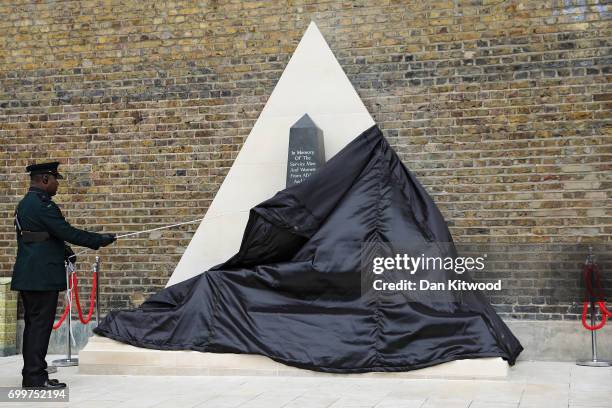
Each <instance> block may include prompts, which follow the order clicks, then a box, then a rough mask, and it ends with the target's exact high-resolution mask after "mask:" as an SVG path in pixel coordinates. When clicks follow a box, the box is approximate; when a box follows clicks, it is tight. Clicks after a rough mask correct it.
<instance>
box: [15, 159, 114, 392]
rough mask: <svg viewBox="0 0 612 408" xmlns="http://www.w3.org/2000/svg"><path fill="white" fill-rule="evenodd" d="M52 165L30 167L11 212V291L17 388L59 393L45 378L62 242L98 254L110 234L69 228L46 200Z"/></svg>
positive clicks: (62, 281)
mask: <svg viewBox="0 0 612 408" xmlns="http://www.w3.org/2000/svg"><path fill="white" fill-rule="evenodd" d="M58 166H59V163H58V162H53V163H42V164H33V165H30V166H28V167H27V168H26V171H28V172H29V173H30V189H29V190H28V192H27V193H26V195H25V197H24V198H23V199H22V200H21V201H20V202H19V204H18V205H17V209H16V210H15V229H16V232H17V259H16V261H15V266H14V268H13V278H12V282H11V289H13V290H17V291H19V293H20V294H21V300H22V302H23V309H24V320H25V327H24V330H23V347H22V351H23V370H22V371H21V374H22V376H23V381H22V386H23V387H40V388H49V389H54V388H64V387H66V384H65V383H61V382H59V381H57V380H55V379H49V376H48V374H47V371H46V368H47V362H46V361H45V357H46V355H47V348H48V346H49V337H50V336H51V330H52V328H53V321H54V319H55V310H56V308H57V298H58V294H59V291H62V290H65V289H66V271H65V267H64V260H65V257H66V253H67V251H69V253H72V251H71V250H70V247H69V246H67V245H66V244H65V243H64V241H67V242H69V243H71V244H75V245H80V246H84V247H87V248H91V249H98V248H100V247H103V246H107V245H110V244H111V243H113V242H114V241H115V240H116V239H117V238H116V237H115V235H114V234H98V233H95V232H88V231H84V230H80V229H77V228H74V227H73V226H71V225H70V224H69V223H68V222H67V221H66V219H65V218H64V216H63V215H62V212H61V211H60V209H59V207H58V206H57V204H55V203H54V202H53V201H52V200H51V197H53V196H54V195H55V194H56V193H57V187H58V186H59V183H58V181H57V180H58V179H62V178H63V177H62V176H61V174H59V173H58V171H57V168H58Z"/></svg>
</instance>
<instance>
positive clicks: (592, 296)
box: [576, 247, 612, 367]
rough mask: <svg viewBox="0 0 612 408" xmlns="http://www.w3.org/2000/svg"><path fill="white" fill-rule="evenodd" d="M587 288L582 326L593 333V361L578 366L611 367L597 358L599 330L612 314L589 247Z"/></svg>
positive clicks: (585, 280)
mask: <svg viewBox="0 0 612 408" xmlns="http://www.w3.org/2000/svg"><path fill="white" fill-rule="evenodd" d="M582 278H583V279H584V283H585V287H586V289H587V295H588V299H586V300H585V301H584V302H583V303H582V316H581V317H582V318H581V323H582V326H583V327H584V328H585V329H587V330H589V331H590V332H591V359H590V360H583V361H577V362H576V364H577V365H581V366H588V367H610V366H611V365H612V363H610V362H609V361H603V360H600V359H598V358H597V330H600V329H601V328H603V327H604V326H605V325H606V322H607V320H608V317H612V313H610V311H609V310H608V309H607V308H606V304H605V302H604V300H603V299H604V296H603V291H602V287H601V279H600V273H599V269H598V268H597V265H596V264H595V262H594V260H593V248H592V247H589V254H588V256H587V260H586V262H585V264H584V268H583V271H582ZM589 306H590V309H591V323H590V324H589V323H587V314H588V313H589ZM597 310H599V312H600V314H601V321H600V322H599V323H597V317H596V315H597Z"/></svg>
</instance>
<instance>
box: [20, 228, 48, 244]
mask: <svg viewBox="0 0 612 408" xmlns="http://www.w3.org/2000/svg"><path fill="white" fill-rule="evenodd" d="M21 238H22V239H23V242H25V243H28V242H43V241H46V240H48V239H49V238H50V236H49V233H48V232H47V231H21Z"/></svg>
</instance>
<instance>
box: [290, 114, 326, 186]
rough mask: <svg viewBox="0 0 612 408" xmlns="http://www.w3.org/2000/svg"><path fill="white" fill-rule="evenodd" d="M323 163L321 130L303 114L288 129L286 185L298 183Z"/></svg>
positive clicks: (323, 149) (323, 150) (323, 147)
mask: <svg viewBox="0 0 612 408" xmlns="http://www.w3.org/2000/svg"><path fill="white" fill-rule="evenodd" d="M323 164H325V145H324V142H323V131H322V130H321V129H319V128H318V127H317V125H315V123H314V122H313V121H312V119H311V118H310V116H308V114H305V115H304V116H302V117H301V118H300V120H298V121H297V122H295V124H294V125H293V126H291V128H290V129H289V154H288V158H287V187H291V186H293V185H295V184H300V183H301V182H302V181H304V180H306V179H307V178H308V177H309V176H310V175H311V174H312V173H314V172H315V171H317V169H319V168H320V167H321V166H323Z"/></svg>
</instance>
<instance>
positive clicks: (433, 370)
mask: <svg viewBox="0 0 612 408" xmlns="http://www.w3.org/2000/svg"><path fill="white" fill-rule="evenodd" d="M79 372H80V373H82V374H102V375H109V374H124V375H125V374H130V375H265V376H326V375H327V376H348V377H389V378H397V377H400V378H443V379H471V378H475V379H503V378H506V376H507V375H508V364H507V363H506V362H505V361H504V360H502V359H501V358H478V359H471V360H457V361H451V362H448V363H444V364H439V365H436V366H433V367H428V368H423V369H420V370H413V371H403V372H398V373H387V372H384V373H383V372H376V373H364V374H328V373H320V372H316V371H311V370H303V369H299V368H295V367H290V366H287V365H284V364H281V363H277V362H276V361H273V360H271V359H269V358H268V357H264V356H260V355H254V354H230V353H201V352H198V351H162V350H151V349H144V348H139V347H134V346H130V345H128V344H124V343H120V342H117V341H114V340H111V339H108V338H105V337H100V336H94V337H91V338H90V339H89V342H88V344H87V346H85V348H84V349H82V350H81V351H80V353H79Z"/></svg>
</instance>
